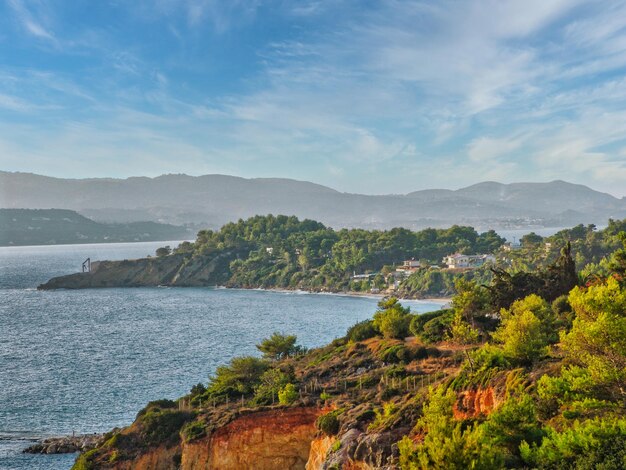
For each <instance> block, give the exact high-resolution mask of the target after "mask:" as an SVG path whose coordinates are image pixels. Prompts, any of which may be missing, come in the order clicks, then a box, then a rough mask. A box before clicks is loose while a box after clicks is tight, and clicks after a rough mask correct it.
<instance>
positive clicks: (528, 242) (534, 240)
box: [520, 232, 543, 248]
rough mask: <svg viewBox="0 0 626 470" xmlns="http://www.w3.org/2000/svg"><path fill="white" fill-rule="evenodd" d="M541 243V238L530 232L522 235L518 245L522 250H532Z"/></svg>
mask: <svg viewBox="0 0 626 470" xmlns="http://www.w3.org/2000/svg"><path fill="white" fill-rule="evenodd" d="M542 241H543V237H542V236H541V235H537V234H536V233H535V232H530V233H527V234H526V235H524V236H523V237H522V238H521V239H520V243H521V244H522V246H523V247H524V248H532V247H533V246H536V245H538V244H540V243H541V242H542Z"/></svg>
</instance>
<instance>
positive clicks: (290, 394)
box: [278, 384, 298, 405]
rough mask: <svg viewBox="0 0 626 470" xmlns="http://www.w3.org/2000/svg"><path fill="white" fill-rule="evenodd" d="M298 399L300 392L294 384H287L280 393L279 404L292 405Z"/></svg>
mask: <svg viewBox="0 0 626 470" xmlns="http://www.w3.org/2000/svg"><path fill="white" fill-rule="evenodd" d="M297 399H298V390H297V389H296V386H295V385H294V384H287V385H285V386H284V387H283V388H282V389H281V390H280V391H279V392H278V402H279V403H280V404H281V405H291V404H292V403H293V402H294V401H296V400H297Z"/></svg>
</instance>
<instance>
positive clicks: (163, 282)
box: [38, 252, 236, 290]
mask: <svg viewBox="0 0 626 470" xmlns="http://www.w3.org/2000/svg"><path fill="white" fill-rule="evenodd" d="M235 257H236V253H234V252H223V253H220V254H218V255H197V256H194V257H191V256H190V255H185V254H174V255H169V256H162V257H156V258H141V259H134V260H123V261H95V262H93V263H92V264H91V272H88V273H75V274H69V275H67V276H59V277H55V278H52V279H50V280H49V281H48V282H46V283H45V284H42V285H40V286H39V287H38V289H40V290H53V289H86V288H94V287H149V286H180V287H201V286H213V285H218V284H221V283H224V282H225V281H226V280H228V276H229V264H230V262H231V261H232V260H233V259H234V258H235Z"/></svg>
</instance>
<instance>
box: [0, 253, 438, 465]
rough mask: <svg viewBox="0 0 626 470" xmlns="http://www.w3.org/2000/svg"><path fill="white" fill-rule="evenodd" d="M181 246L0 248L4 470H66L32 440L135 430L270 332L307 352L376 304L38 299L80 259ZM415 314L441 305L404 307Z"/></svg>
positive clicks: (72, 295) (231, 298) (233, 298)
mask: <svg viewBox="0 0 626 470" xmlns="http://www.w3.org/2000/svg"><path fill="white" fill-rule="evenodd" d="M166 244H170V245H172V246H174V245H176V244H177V242H169V243H167V242H149V243H122V244H101V245H58V246H45V247H43V246H42V247H39V246H38V247H7V248H0V468H2V469H22V468H24V469H27V468H33V469H38V468H41V469H46V470H47V469H55V470H56V469H67V468H70V467H71V465H72V463H73V461H74V458H75V456H74V455H65V456H32V455H26V454H22V453H21V450H22V449H23V448H24V447H25V446H26V445H28V444H29V439H34V438H37V437H41V436H48V435H65V434H71V433H72V432H77V433H92V432H103V431H107V430H109V429H111V428H113V427H116V426H125V425H128V424H130V423H131V422H132V421H133V419H134V417H135V415H136V413H137V411H139V410H140V409H141V408H142V407H143V406H144V405H145V404H146V403H147V402H148V401H151V400H156V399H160V398H171V399H173V398H176V397H179V396H181V395H183V394H185V393H187V392H188V391H189V388H190V387H191V386H192V385H193V384H195V383H198V382H203V383H206V382H207V380H208V376H209V374H211V373H212V372H213V371H214V370H215V368H216V367H217V366H218V365H220V364H224V363H226V362H227V361H229V360H230V359H231V358H232V357H234V356H239V355H247V354H252V355H258V351H257V350H256V348H255V346H254V345H255V344H256V343H258V342H259V341H260V340H261V339H263V338H265V337H267V336H268V335H270V334H271V333H272V332H274V331H281V332H286V333H293V334H296V335H297V336H298V339H299V342H300V343H301V344H302V345H304V346H307V347H316V346H321V345H323V344H326V343H328V342H329V341H331V340H332V339H334V338H336V337H339V336H342V335H343V334H344V333H345V331H346V329H347V328H348V327H349V326H350V325H352V324H354V323H355V322H357V321H361V320H364V319H366V318H369V317H371V315H372V314H373V312H374V310H375V308H376V303H377V301H378V299H376V298H374V297H353V296H343V295H325V294H308V293H302V292H271V291H256V290H235V289H220V288H158V287H154V288H126V289H115V288H113V289H87V290H77V291H71V290H59V291H37V290H36V286H37V285H38V284H40V283H42V282H44V281H46V280H47V279H49V278H50V277H53V276H56V275H61V274H67V273H71V272H76V271H79V270H80V266H81V263H82V261H84V259H85V258H87V257H90V258H92V260H95V259H131V258H137V257H142V256H146V255H148V254H151V253H154V250H155V249H156V248H157V247H159V246H163V245H166ZM405 304H408V305H410V306H411V308H412V310H413V311H416V312H425V311H430V310H434V309H438V308H441V303H438V302H425V301H407V302H405Z"/></svg>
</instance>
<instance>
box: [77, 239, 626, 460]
mask: <svg viewBox="0 0 626 470" xmlns="http://www.w3.org/2000/svg"><path fill="white" fill-rule="evenodd" d="M614 236H615V238H616V239H617V240H619V241H620V242H621V243H622V245H621V247H620V248H618V249H616V250H615V251H614V252H613V253H611V254H610V255H609V256H607V257H605V258H600V259H598V262H597V263H594V264H593V265H589V266H588V267H587V268H586V269H587V271H588V274H587V275H586V276H584V277H583V276H580V275H577V273H576V271H575V263H574V259H575V258H576V255H575V252H574V251H573V249H572V248H571V244H569V243H567V242H566V243H564V245H563V247H562V249H561V251H560V253H559V255H558V257H555V258H554V259H553V260H552V261H551V262H550V263H549V264H548V265H547V266H544V267H541V268H538V269H533V270H529V271H517V272H514V273H508V272H505V271H502V272H499V271H496V273H495V274H494V278H493V280H492V282H491V283H490V284H489V285H488V286H482V285H479V284H478V283H476V282H474V281H472V280H467V279H464V278H459V279H457V281H456V290H457V292H458V294H457V295H456V296H455V297H454V298H453V301H452V304H451V306H450V308H448V309H444V310H439V311H436V312H431V313H428V314H423V315H415V314H413V313H411V311H410V309H408V308H406V307H404V306H403V305H402V304H401V303H400V302H399V301H398V300H397V299H396V298H393V297H391V298H385V299H383V300H381V301H380V302H379V305H378V310H377V311H376V312H375V313H374V315H373V318H372V319H371V320H367V321H364V322H360V323H357V324H355V325H354V326H352V327H351V328H350V329H349V330H348V331H347V333H346V336H345V337H343V338H338V339H336V340H335V341H333V342H332V343H331V344H330V345H328V346H326V347H323V348H318V349H314V350H311V351H306V350H305V349H304V348H302V347H300V346H298V344H297V338H296V337H295V336H293V335H287V334H284V333H278V332H276V333H273V334H272V335H271V336H270V337H268V338H267V339H265V340H263V341H262V342H260V343H259V344H258V345H257V348H258V349H259V351H260V352H261V353H262V356H263V357H256V356H247V357H237V358H234V359H233V360H232V361H231V362H230V363H229V364H227V365H223V366H221V367H218V368H217V370H216V371H215V373H214V374H212V375H211V376H210V377H209V381H208V383H207V384H206V385H205V384H198V385H196V386H194V387H193V388H192V389H191V392H190V393H189V394H188V395H187V396H185V397H183V398H181V399H180V400H179V401H178V403H176V404H174V403H173V402H169V401H161V402H154V403H151V404H149V405H148V406H147V407H146V409H145V410H143V411H142V412H140V413H139V415H138V417H137V420H136V422H135V423H134V424H133V426H131V427H130V428H128V429H126V430H124V431H122V432H121V433H118V434H115V435H113V436H112V437H111V440H114V441H115V442H114V443H109V444H107V445H105V446H103V447H102V448H100V449H97V450H96V451H94V452H92V453H88V454H85V455H84V456H83V457H82V458H81V459H82V460H79V463H80V464H81V465H83V464H84V465H87V464H91V462H93V461H98V462H110V461H111V460H110V459H112V458H115V459H132V458H134V457H135V456H137V455H138V454H140V453H141V452H142V451H143V450H142V449H144V448H145V446H146V445H148V446H150V445H151V446H157V445H166V446H168V445H169V446H175V445H177V442H180V440H186V441H189V440H194V439H201V438H202V437H203V436H207V435H210V433H211V432H212V431H213V430H214V429H216V428H219V426H221V425H223V424H225V423H227V422H230V421H231V420H233V419H236V417H237V416H238V414H239V413H243V412H254V410H258V409H268V408H269V409H273V408H281V407H289V406H315V407H318V408H322V407H323V408H324V409H325V410H327V412H325V413H324V414H322V415H321V416H320V417H319V418H318V419H317V427H318V429H319V432H320V435H327V436H332V438H333V439H335V442H334V444H333V446H332V447H331V448H330V450H329V452H328V454H327V455H326V462H327V464H328V465H327V467H328V468H341V465H342V462H345V458H351V459H355V460H358V459H361V460H362V459H368V458H370V456H371V458H375V459H379V460H378V461H379V462H381V461H385V462H387V463H390V464H391V465H397V466H400V467H401V468H403V469H408V470H414V469H468V468H474V469H500V468H532V469H580V470H582V469H604V470H618V469H622V468H626V387H625V384H626V232H621V233H615V235H614ZM591 266H593V267H595V269H593V270H592V268H591ZM578 274H580V273H578ZM481 396H482V397H483V398H480V397H481ZM468 397H469V399H466V398H468ZM177 430H178V433H177ZM352 431H357V432H356V433H355V432H352ZM355 436H365V437H361V438H358V437H355ZM358 439H362V440H358ZM129 442H134V443H135V444H134V446H130V445H129V444H128V443H129ZM364 443H369V444H368V445H369V446H370V447H369V450H368V453H367V454H363V453H362V452H361V453H359V451H358V449H359V448H362V446H363V445H365V444H364ZM395 444H397V453H394V451H393V449H394V448H396V446H395ZM360 446H361V447H360ZM342 459H344V460H342ZM77 468H79V467H77ZM84 468H87V467H84Z"/></svg>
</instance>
